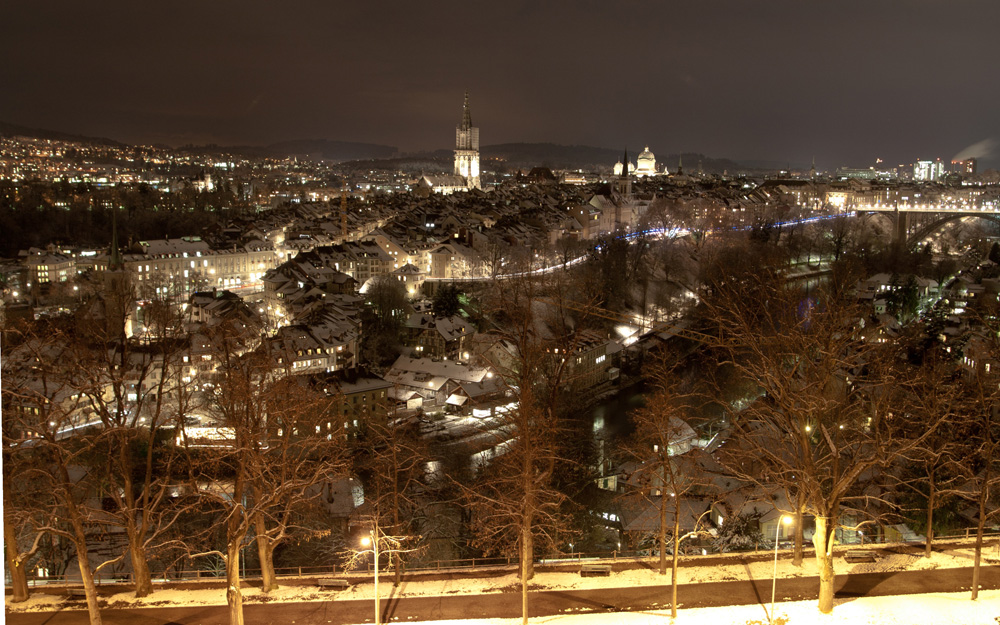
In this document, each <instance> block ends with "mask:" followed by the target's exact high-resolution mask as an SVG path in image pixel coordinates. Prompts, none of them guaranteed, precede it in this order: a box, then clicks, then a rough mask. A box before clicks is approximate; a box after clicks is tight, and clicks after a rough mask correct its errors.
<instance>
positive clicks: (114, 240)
mask: <svg viewBox="0 0 1000 625" xmlns="http://www.w3.org/2000/svg"><path fill="white" fill-rule="evenodd" d="M108 251H109V258H108V269H121V268H122V267H124V265H125V263H124V261H122V253H121V250H119V249H118V210H117V209H115V210H114V212H113V213H111V249H110V250H108Z"/></svg>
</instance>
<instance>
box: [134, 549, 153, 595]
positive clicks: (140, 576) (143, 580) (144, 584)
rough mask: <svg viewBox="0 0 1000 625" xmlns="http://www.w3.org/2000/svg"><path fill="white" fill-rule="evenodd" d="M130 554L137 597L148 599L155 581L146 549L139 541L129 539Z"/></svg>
mask: <svg viewBox="0 0 1000 625" xmlns="http://www.w3.org/2000/svg"><path fill="white" fill-rule="evenodd" d="M128 552H129V558H130V559H131V560H132V579H133V580H134V582H135V596H136V597H148V596H149V595H150V594H152V592H153V579H152V575H150V573H149V562H148V560H147V559H146V549H145V547H143V545H142V544H141V543H140V542H138V541H137V539H135V538H132V537H129V543H128Z"/></svg>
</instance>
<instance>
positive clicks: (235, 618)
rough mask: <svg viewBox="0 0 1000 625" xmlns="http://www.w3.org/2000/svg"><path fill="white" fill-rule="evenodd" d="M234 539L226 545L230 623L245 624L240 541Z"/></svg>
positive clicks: (230, 624) (227, 597) (227, 596)
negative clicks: (241, 584)
mask: <svg viewBox="0 0 1000 625" xmlns="http://www.w3.org/2000/svg"><path fill="white" fill-rule="evenodd" d="M241 542H242V540H237V541H232V542H230V543H229V546H228V547H226V604H227V605H228V606H229V625H243V592H242V591H241V590H240V543H241Z"/></svg>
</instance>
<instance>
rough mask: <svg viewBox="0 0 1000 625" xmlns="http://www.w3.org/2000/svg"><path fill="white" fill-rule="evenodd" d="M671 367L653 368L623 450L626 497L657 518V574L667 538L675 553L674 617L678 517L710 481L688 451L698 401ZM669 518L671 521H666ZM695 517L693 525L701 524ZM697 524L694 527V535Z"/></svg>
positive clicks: (673, 581)
mask: <svg viewBox="0 0 1000 625" xmlns="http://www.w3.org/2000/svg"><path fill="white" fill-rule="evenodd" d="M678 373H679V372H678V371H677V370H676V368H675V367H667V366H664V365H662V364H660V366H658V367H657V368H654V370H653V372H652V374H651V376H650V377H651V379H652V380H654V391H653V392H652V393H651V394H649V395H647V396H646V402H645V404H644V405H643V406H642V407H641V408H639V409H638V410H636V411H635V412H633V413H632V420H633V422H634V424H635V433H634V435H633V439H632V441H631V443H630V444H629V445H628V447H627V449H626V453H627V455H628V456H629V457H630V458H632V460H633V462H634V463H635V464H634V466H635V469H634V470H633V471H631V474H630V476H629V480H628V482H629V484H630V485H631V486H633V487H634V488H635V489H636V491H635V492H632V493H629V492H627V493H626V496H628V497H636V496H638V497H640V498H641V499H642V500H644V501H645V502H647V503H648V504H649V505H652V506H654V507H655V508H656V510H657V513H658V517H659V527H658V531H657V536H656V540H657V545H658V551H659V556H660V559H659V567H658V572H659V574H660V575H666V572H667V546H668V545H667V541H668V537H669V540H670V543H671V544H670V547H671V549H670V550H671V552H672V554H673V557H672V562H671V565H670V568H671V577H670V585H671V602H670V610H671V617H672V618H676V617H677V567H678V563H679V554H680V547H681V541H682V540H683V538H684V537H685V536H682V534H681V517H682V515H683V514H684V510H685V506H684V505H683V503H682V502H684V501H685V500H686V497H687V496H688V495H699V494H700V495H705V494H706V493H708V492H709V491H710V490H711V489H710V482H709V481H708V480H707V479H706V478H707V476H706V475H705V473H704V471H703V467H701V466H700V465H699V464H698V462H697V460H696V459H695V457H694V455H693V454H689V453H687V452H688V451H690V448H691V445H692V442H693V439H694V437H695V431H694V429H693V428H692V427H691V425H690V424H689V422H690V416H691V414H692V412H693V411H694V410H695V407H696V405H697V404H698V403H699V401H698V400H699V396H698V395H697V394H696V393H695V392H694V391H693V389H691V388H690V387H689V386H688V387H687V388H685V384H684V382H685V381H682V378H680V377H679V375H678ZM671 515H672V516H673V523H672V524H671V523H670V522H669V518H670V516H671ZM700 521H701V519H700V518H699V519H698V520H697V521H696V525H697V524H698V523H700ZM698 529H699V528H698V527H694V528H692V533H693V534H694V535H697V534H698Z"/></svg>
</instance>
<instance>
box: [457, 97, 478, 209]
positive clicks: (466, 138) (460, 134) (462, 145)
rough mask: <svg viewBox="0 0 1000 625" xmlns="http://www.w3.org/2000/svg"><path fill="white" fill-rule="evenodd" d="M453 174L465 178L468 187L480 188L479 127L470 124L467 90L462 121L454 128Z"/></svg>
mask: <svg viewBox="0 0 1000 625" xmlns="http://www.w3.org/2000/svg"><path fill="white" fill-rule="evenodd" d="M455 175H456V176H461V177H463V178H465V184H466V186H467V187H468V188H470V189H480V188H482V187H481V185H480V182H479V129H478V128H475V127H474V126H473V125H472V110H471V109H470V108H469V92H468V91H466V92H465V103H464V104H463V105H462V123H461V124H459V125H458V126H457V127H456V128H455Z"/></svg>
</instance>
